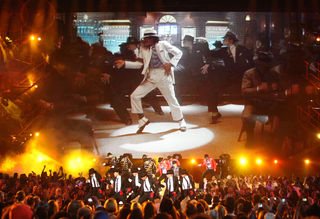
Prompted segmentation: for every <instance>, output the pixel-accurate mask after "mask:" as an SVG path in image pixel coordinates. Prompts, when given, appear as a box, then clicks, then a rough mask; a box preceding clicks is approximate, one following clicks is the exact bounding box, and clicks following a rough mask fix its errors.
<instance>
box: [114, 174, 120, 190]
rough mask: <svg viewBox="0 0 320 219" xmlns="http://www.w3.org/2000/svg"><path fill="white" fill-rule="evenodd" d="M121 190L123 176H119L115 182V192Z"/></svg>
mask: <svg viewBox="0 0 320 219" xmlns="http://www.w3.org/2000/svg"><path fill="white" fill-rule="evenodd" d="M120 190H121V176H120V175H119V176H117V177H116V180H115V183H114V191H115V192H120Z"/></svg>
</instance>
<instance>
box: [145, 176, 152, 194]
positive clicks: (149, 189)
mask: <svg viewBox="0 0 320 219" xmlns="http://www.w3.org/2000/svg"><path fill="white" fill-rule="evenodd" d="M143 191H144V192H152V188H151V185H150V182H149V178H146V180H145V181H144V182H143Z"/></svg>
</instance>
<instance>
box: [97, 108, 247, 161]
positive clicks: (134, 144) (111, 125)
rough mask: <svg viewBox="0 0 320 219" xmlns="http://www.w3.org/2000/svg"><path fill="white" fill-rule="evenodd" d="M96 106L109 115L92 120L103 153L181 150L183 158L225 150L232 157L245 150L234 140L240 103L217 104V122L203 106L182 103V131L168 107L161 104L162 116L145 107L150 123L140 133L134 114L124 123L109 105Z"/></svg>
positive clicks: (153, 153) (137, 154)
mask: <svg viewBox="0 0 320 219" xmlns="http://www.w3.org/2000/svg"><path fill="white" fill-rule="evenodd" d="M97 108H98V109H99V110H103V111H104V112H106V113H107V114H108V118H109V119H108V121H92V125H93V128H94V130H95V132H94V136H95V139H96V143H97V145H98V149H99V153H100V155H102V156H104V155H106V154H107V153H108V152H111V153H113V154H114V155H117V156H119V155H121V154H123V153H131V154H132V155H133V157H134V158H141V156H142V155H143V154H148V155H151V156H167V155H172V154H174V153H180V154H181V155H182V157H183V158H197V159H199V158H202V157H203V155H204V154H209V155H210V156H213V157H218V156H219V155H220V154H223V153H228V154H230V155H231V157H233V156H236V155H238V154H240V153H243V152H244V150H245V148H244V143H245V141H241V142H238V141H237V138H238V135H239V132H240V128H241V118H240V116H241V112H242V110H243V105H234V104H228V105H224V106H220V107H219V111H220V112H221V114H222V118H221V121H220V122H219V123H217V124H210V121H211V120H210V119H211V118H210V114H209V113H208V112H207V107H206V106H202V105H197V104H191V105H184V106H182V110H183V113H184V116H185V120H186V122H187V127H188V130H187V131H186V132H181V131H180V130H179V126H178V123H176V122H173V121H172V119H171V116H170V111H169V107H167V106H163V111H164V112H165V115H163V116H160V115H158V114H155V113H154V112H153V110H152V109H151V108H145V115H146V116H147V117H148V118H149V119H150V120H151V123H150V124H149V125H148V126H147V127H146V128H145V130H144V132H143V133H142V134H136V133H135V132H136V130H137V119H136V118H133V121H134V123H133V125H130V126H125V125H124V124H122V123H120V122H119V121H118V118H117V116H116V115H115V113H114V112H113V109H112V108H111V107H110V105H108V104H105V105H100V106H98V107H97ZM133 117H134V116H133ZM244 138H245V136H244Z"/></svg>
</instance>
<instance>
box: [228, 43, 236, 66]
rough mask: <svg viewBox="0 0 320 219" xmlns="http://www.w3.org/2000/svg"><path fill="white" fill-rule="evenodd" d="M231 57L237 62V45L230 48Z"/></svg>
mask: <svg viewBox="0 0 320 219" xmlns="http://www.w3.org/2000/svg"><path fill="white" fill-rule="evenodd" d="M229 49H230V52H231V55H232V57H233V61H234V62H236V46H235V45H231V46H230V47H229Z"/></svg>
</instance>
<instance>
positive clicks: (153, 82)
mask: <svg viewBox="0 0 320 219" xmlns="http://www.w3.org/2000/svg"><path fill="white" fill-rule="evenodd" d="M155 88H158V89H159V90H160V92H161V94H162V95H163V97H164V99H165V100H166V101H167V103H168V105H169V107H170V110H171V115H172V119H173V120H174V121H179V120H181V119H183V115H182V111H181V107H180V104H179V102H178V100H177V98H176V95H175V92H174V86H173V83H172V78H171V76H168V75H166V74H165V72H164V69H163V68H156V69H150V71H149V72H148V76H147V78H146V79H145V80H144V81H143V82H142V83H141V84H140V85H139V86H138V87H137V88H136V89H135V90H134V91H133V93H132V94H131V96H130V99H131V112H132V113H137V114H142V113H143V108H142V103H141V99H142V98H143V97H144V96H146V95H147V94H148V93H150V92H151V91H152V90H153V89H155Z"/></svg>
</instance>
